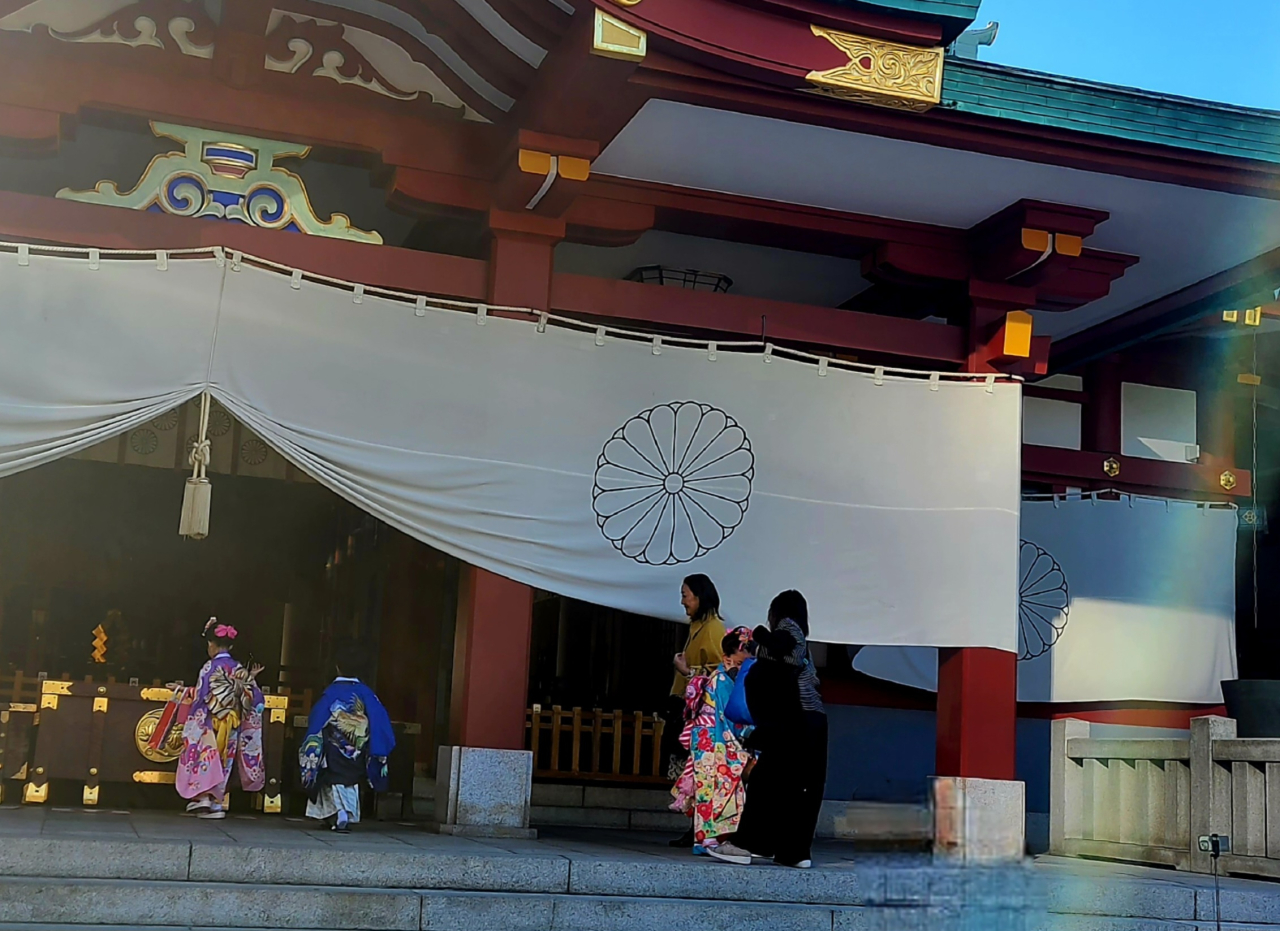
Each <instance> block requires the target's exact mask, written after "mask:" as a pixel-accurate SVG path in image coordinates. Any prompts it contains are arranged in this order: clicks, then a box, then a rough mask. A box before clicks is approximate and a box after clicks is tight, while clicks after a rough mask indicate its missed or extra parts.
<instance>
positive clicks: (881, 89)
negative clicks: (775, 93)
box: [805, 26, 943, 113]
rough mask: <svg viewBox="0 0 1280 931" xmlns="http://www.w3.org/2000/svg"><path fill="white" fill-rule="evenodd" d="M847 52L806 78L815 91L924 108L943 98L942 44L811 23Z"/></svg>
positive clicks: (816, 31)
mask: <svg viewBox="0 0 1280 931" xmlns="http://www.w3.org/2000/svg"><path fill="white" fill-rule="evenodd" d="M810 28H811V29H812V30H813V34H814V35H815V36H818V37H819V38H823V39H826V40H827V41H828V42H830V43H831V44H832V45H834V46H835V47H836V48H838V49H839V50H840V51H841V52H843V53H844V54H845V55H847V56H848V58H849V63H848V64H846V65H841V66H840V67H839V68H830V69H828V70H826V71H810V72H809V73H808V74H807V75H805V79H806V80H807V81H808V82H809V83H810V84H812V85H813V88H812V90H813V91H814V92H815V93H819V94H825V95H827V96H830V97H839V98H840V99H842V100H852V101H855V102H858V103H869V104H875V105H876V106H881V107H891V108H893V109H896V110H910V111H913V112H916V113H923V112H924V111H925V110H928V109H929V108H931V107H933V106H935V105H936V104H937V103H938V102H939V101H940V100H941V99H942V63H943V50H942V49H941V48H940V47H934V48H922V47H920V46H916V45H903V44H901V43H898V42H884V41H881V40H879V39H868V38H865V37H864V36H857V35H853V34H851V33H847V32H837V31H835V30H834V29H827V28H825V27H823V26H811V27H810Z"/></svg>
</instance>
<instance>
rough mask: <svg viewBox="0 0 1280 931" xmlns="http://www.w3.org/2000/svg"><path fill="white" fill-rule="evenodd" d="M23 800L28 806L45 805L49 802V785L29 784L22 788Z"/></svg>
mask: <svg viewBox="0 0 1280 931" xmlns="http://www.w3.org/2000/svg"><path fill="white" fill-rule="evenodd" d="M22 800H23V801H24V802H26V803H27V804H28V805H43V804H44V803H45V802H47V801H49V783H47V782H46V783H45V784H44V785H42V786H37V785H35V784H34V783H31V782H28V783H27V784H26V785H25V786H23V788H22Z"/></svg>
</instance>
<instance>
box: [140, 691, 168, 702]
mask: <svg viewBox="0 0 1280 931" xmlns="http://www.w3.org/2000/svg"><path fill="white" fill-rule="evenodd" d="M138 697H140V698H141V699H142V700H143V701H163V702H167V701H168V700H169V699H171V698H173V689H162V688H152V689H143V690H142V691H141V692H139V693H138Z"/></svg>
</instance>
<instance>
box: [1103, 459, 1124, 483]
mask: <svg viewBox="0 0 1280 931" xmlns="http://www.w3.org/2000/svg"><path fill="white" fill-rule="evenodd" d="M1102 471H1103V472H1105V473H1106V474H1107V476H1108V477H1109V478H1115V477H1116V476H1117V475H1119V474H1120V460H1118V459H1116V458H1115V457H1114V456H1112V457H1111V458H1109V459H1106V460H1104V461H1103V463H1102Z"/></svg>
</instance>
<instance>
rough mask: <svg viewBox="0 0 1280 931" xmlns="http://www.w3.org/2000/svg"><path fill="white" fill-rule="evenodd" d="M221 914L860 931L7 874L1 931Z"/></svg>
mask: <svg viewBox="0 0 1280 931" xmlns="http://www.w3.org/2000/svg"><path fill="white" fill-rule="evenodd" d="M713 891H714V889H713ZM212 916H217V918H218V919H219V925H218V926H219V927H227V926H234V927H240V928H254V929H257V928H263V929H265V928H272V929H275V928H279V929H308V931H330V929H334V931H336V929H367V931H420V929H431V931H490V929H498V928H501V929H505V931H670V929H671V928H675V927H684V926H687V924H688V923H690V922H692V923H694V926H695V927H696V926H707V927H710V926H719V925H722V924H723V925H724V926H727V927H732V928H735V929H741V931H832V929H833V928H839V929H850V931H852V929H854V928H858V927H859V925H858V922H859V921H860V920H861V909H859V908H857V907H849V906H832V905H797V904H787V903H781V902H752V901H742V900H736V901H732V900H716V899H709V898H705V899H679V898H658V897H649V896H598V895H564V894H560V895H530V894H514V893H505V894H504V893H492V892H444V891H418V890H407V889H405V890H379V889H369V888H351V887H345V888H344V887H338V886H292V887H287V886H279V885H253V884H249V883H204V882H146V881H140V880H95V879H42V878H38V877H32V878H21V879H18V878H0V928H4V927H8V926H12V925H13V924H17V923H26V924H28V925H32V924H34V925H35V926H36V927H40V926H45V927H48V926H50V925H55V926H56V925H59V924H61V925H74V926H77V927H79V928H83V927H84V925H86V924H89V925H93V924H97V925H108V926H112V925H114V926H116V927H117V928H119V927H121V926H127V927H131V928H165V927H190V926H191V925H190V924H189V922H192V921H202V920H203V921H208V920H209V918H210V917H212Z"/></svg>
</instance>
